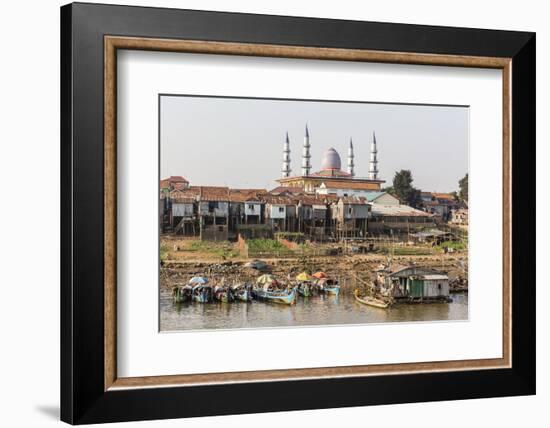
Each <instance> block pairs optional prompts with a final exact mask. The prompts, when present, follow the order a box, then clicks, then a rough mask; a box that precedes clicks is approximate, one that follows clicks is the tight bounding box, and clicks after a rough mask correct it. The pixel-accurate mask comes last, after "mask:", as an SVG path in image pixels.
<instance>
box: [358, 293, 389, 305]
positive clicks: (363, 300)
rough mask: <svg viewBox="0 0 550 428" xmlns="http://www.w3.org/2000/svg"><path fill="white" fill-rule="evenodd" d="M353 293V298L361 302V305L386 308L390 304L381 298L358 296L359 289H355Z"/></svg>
mask: <svg viewBox="0 0 550 428" xmlns="http://www.w3.org/2000/svg"><path fill="white" fill-rule="evenodd" d="M353 295H354V296H355V300H357V301H358V302H359V303H362V304H363V305H368V306H373V307H375V308H380V309H386V308H388V307H389V306H390V303H389V302H386V301H384V300H381V299H377V298H376V297H370V296H363V297H360V296H359V290H355V291H354V292H353Z"/></svg>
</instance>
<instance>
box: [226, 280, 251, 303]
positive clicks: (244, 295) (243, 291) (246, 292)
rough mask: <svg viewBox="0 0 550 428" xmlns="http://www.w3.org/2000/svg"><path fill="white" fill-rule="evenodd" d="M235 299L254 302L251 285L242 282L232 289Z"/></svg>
mask: <svg viewBox="0 0 550 428" xmlns="http://www.w3.org/2000/svg"><path fill="white" fill-rule="evenodd" d="M231 292H232V293H233V298H234V299H235V300H240V301H241V302H250V301H251V300H252V287H251V286H250V284H246V283H244V282H241V283H239V284H235V285H233V286H232V287H231Z"/></svg>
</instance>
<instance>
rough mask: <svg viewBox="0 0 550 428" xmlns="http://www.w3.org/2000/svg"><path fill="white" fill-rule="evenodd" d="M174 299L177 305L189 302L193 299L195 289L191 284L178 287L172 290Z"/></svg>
mask: <svg viewBox="0 0 550 428" xmlns="http://www.w3.org/2000/svg"><path fill="white" fill-rule="evenodd" d="M172 297H173V299H174V302H176V303H183V302H189V301H190V300H191V299H192V297H193V287H191V286H190V285H189V284H186V285H176V286H175V287H174V288H172Z"/></svg>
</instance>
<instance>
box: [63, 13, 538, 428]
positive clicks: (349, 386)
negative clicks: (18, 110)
mask: <svg viewBox="0 0 550 428" xmlns="http://www.w3.org/2000/svg"><path fill="white" fill-rule="evenodd" d="M107 18H108V19H107ZM122 49H124V50H144V51H161V52H162V51H164V52H186V53H201V54H212V55H219V54H223V55H237V56H258V57H279V58H300V59H315V60H336V61H359V62H372V63H392V64H415V65H444V66H460V67H474V68H476V67H478V68H485V67H486V68H494V69H501V70H502V73H503V80H502V81H503V109H502V111H503V114H502V119H503V148H504V150H503V183H504V188H503V206H504V210H503V239H504V241H503V242H504V244H503V247H504V251H503V255H502V256H503V266H504V269H503V278H504V284H503V308H502V310H503V323H502V334H503V355H502V358H499V359H490V360H485V359H479V360H471V361H466V360H456V361H444V362H430V361H427V362H421V363H403V364H390V365H378V366H377V365H367V366H344V367H325V368H318V367H315V368H313V367H312V368H306V369H304V368H300V369H285V370H267V371H254V372H229V373H217V374H212V373H210V374H209V373H204V374H194V375H183V376H178V375H177V374H174V376H148V377H142V378H120V377H118V376H117V364H116V352H117V305H116V302H117V300H116V275H117V253H116V251H117V242H116V239H117V238H116V237H117V234H116V232H117V231H116V218H117V217H116V216H117V211H116V207H117V196H116V195H117V168H116V165H117V163H116V160H117V151H116V132H117V120H116V119H117V111H116V109H117V107H116V102H117V85H116V75H117V61H116V53H117V50H122ZM535 91H536V89H535V35H534V34H533V33H525V32H511V31H495V30H481V29H464V28H447V27H432V26H419V25H408V24H389V23H373V22H357V21H339V20H328V19H313V18H298V17H283V16H266V15H250V14H235V13H221V12H204V11H191V10H177V9H160V8H142V7H128V6H107V5H92V4H83V3H82V4H81V3H74V4H70V5H66V6H63V7H62V8H61V419H62V420H63V421H65V422H68V423H71V424H85V423H98V422H117V421H130V420H145V419H165V418H178V417H192V416H206V415H224V414H239V413H259V412H271V411H284V410H301V409H317V408H330V407H348V406H364V405H375V404H392V403H405V402H419V401H438V400H454V399H467V398H482V397H497V396H512V395H529V394H534V393H535V257H534V256H535V221H534V220H535V214H534V213H535V193H534V192H535V167H534V165H535V96H536V92H535ZM514 207H521V209H514ZM512 243H513V245H512ZM213 396H215V397H216V405H215V406H212V405H211V402H210V400H209V397H213Z"/></svg>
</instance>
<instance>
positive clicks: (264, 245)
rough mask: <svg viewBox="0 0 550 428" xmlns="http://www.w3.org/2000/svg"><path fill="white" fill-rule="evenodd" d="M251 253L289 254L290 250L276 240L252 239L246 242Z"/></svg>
mask: <svg viewBox="0 0 550 428" xmlns="http://www.w3.org/2000/svg"><path fill="white" fill-rule="evenodd" d="M246 243H247V244H248V251H249V252H261V253H263V252H265V253H288V252H290V250H289V249H288V248H287V247H285V246H284V245H283V244H281V243H280V242H279V241H277V240H276V239H250V240H248V241H246Z"/></svg>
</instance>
